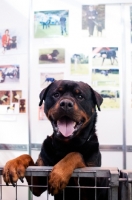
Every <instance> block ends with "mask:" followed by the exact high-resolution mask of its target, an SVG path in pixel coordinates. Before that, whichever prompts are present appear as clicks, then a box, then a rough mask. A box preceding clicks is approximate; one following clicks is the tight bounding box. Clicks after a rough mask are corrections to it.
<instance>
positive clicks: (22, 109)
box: [19, 99, 26, 113]
mask: <svg viewBox="0 0 132 200" xmlns="http://www.w3.org/2000/svg"><path fill="white" fill-rule="evenodd" d="M19 113H26V100H25V99H20V101H19Z"/></svg>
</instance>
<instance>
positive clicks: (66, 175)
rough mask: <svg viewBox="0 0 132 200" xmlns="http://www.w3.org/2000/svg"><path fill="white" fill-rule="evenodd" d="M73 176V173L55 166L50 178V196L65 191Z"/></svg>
mask: <svg viewBox="0 0 132 200" xmlns="http://www.w3.org/2000/svg"><path fill="white" fill-rule="evenodd" d="M71 174H72V172H68V171H66V170H65V169H63V168H60V167H57V166H55V167H54V168H53V170H52V171H51V173H50V176H49V182H48V190H49V194H51V195H56V194H57V193H58V192H59V191H61V190H63V189H64V188H65V187H66V185H67V184H68V182H69V179H70V177H71Z"/></svg>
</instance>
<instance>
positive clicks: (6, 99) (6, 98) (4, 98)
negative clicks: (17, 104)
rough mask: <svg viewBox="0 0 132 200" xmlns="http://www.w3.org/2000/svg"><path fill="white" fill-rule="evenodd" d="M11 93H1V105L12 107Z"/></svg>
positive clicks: (7, 91) (5, 91)
mask: <svg viewBox="0 0 132 200" xmlns="http://www.w3.org/2000/svg"><path fill="white" fill-rule="evenodd" d="M10 98H11V93H10V91H9V90H3V91H0V105H10Z"/></svg>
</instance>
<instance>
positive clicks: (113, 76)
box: [92, 69, 119, 87]
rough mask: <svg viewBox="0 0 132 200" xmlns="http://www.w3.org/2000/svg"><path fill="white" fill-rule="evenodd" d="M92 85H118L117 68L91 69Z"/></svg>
mask: <svg viewBox="0 0 132 200" xmlns="http://www.w3.org/2000/svg"><path fill="white" fill-rule="evenodd" d="M92 86H93V87H94V86H95V87H109V86H110V87H111V86H113V87H119V69H92Z"/></svg>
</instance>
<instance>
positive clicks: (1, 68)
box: [0, 65, 20, 83]
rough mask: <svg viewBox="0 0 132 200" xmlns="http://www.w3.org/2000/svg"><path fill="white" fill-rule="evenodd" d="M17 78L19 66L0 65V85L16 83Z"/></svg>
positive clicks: (18, 76)
mask: <svg viewBox="0 0 132 200" xmlns="http://www.w3.org/2000/svg"><path fill="white" fill-rule="evenodd" d="M19 78H20V70H19V65H0V83H17V82H19Z"/></svg>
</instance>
